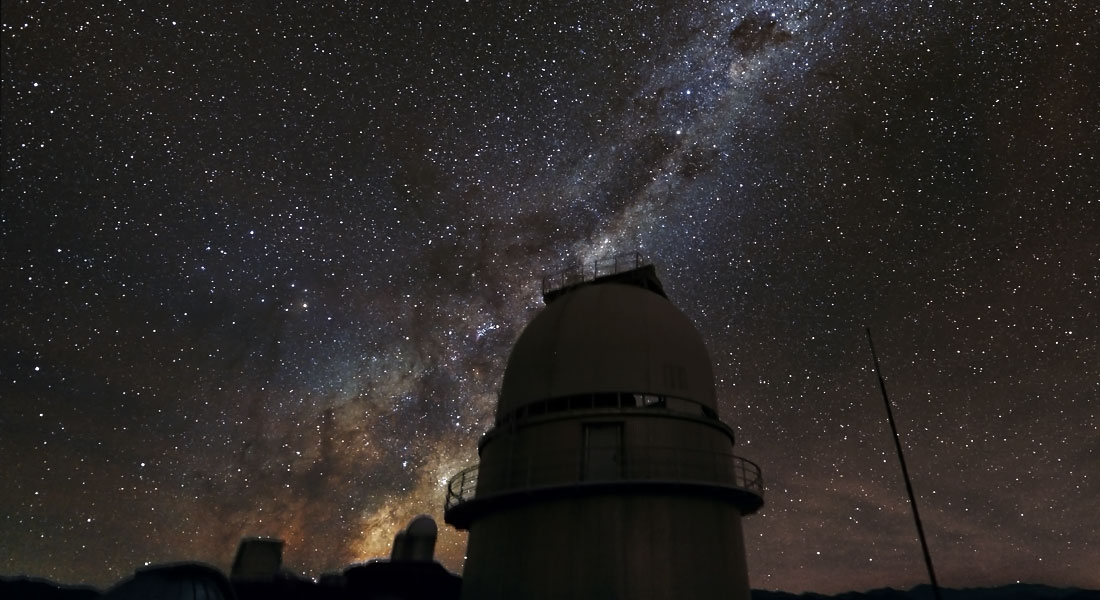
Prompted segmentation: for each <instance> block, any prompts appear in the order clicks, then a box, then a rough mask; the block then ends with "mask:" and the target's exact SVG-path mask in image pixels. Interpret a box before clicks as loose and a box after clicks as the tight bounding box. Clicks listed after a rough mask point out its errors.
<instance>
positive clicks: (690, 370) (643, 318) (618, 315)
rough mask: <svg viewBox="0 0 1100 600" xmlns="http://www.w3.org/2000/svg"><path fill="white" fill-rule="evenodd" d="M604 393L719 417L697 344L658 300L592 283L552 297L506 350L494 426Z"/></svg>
mask: <svg viewBox="0 0 1100 600" xmlns="http://www.w3.org/2000/svg"><path fill="white" fill-rule="evenodd" d="M604 393H629V394H645V395H651V396H667V397H674V398H680V399H686V400H691V401H693V402H696V403H698V404H700V405H702V406H704V407H706V408H708V409H710V410H714V411H717V406H716V400H715V392H714V373H713V371H712V369H711V363H710V356H709V355H708V353H707V349H706V346H705V345H704V343H703V338H702V336H701V335H700V334H699V331H698V330H697V329H695V326H694V325H693V324H692V322H691V321H690V320H689V319H688V318H687V316H685V315H684V314H683V313H682V312H680V310H679V309H677V308H676V307H675V306H673V305H672V303H671V302H669V301H668V299H667V298H665V297H664V295H663V293H658V292H656V291H653V290H651V289H646V288H645V287H642V286H639V285H633V284H629V283H617V282H602V283H601V282H594V283H591V284H588V285H583V286H580V287H577V288H575V289H571V290H569V291H567V292H565V293H563V294H561V295H559V296H556V297H555V298H554V299H553V300H551V301H550V302H549V304H547V306H546V307H545V308H544V309H543V310H542V312H541V313H539V314H538V315H537V316H536V317H535V318H534V320H533V321H531V323H530V324H528V325H527V327H526V328H525V329H524V330H523V333H522V334H520V337H519V340H518V341H517V342H516V345H515V347H514V348H513V350H512V354H511V356H510V357H509V359H508V365H507V368H506V369H505V372H504V381H503V383H502V384H501V391H500V399H499V404H498V406H497V418H498V419H501V418H502V417H504V416H505V415H507V414H509V413H511V412H512V411H515V410H516V409H518V408H520V407H522V406H525V405H527V404H531V403H535V402H540V401H544V400H549V399H554V398H565V397H573V396H580V395H585V394H604Z"/></svg>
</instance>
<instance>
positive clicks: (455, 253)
mask: <svg viewBox="0 0 1100 600" xmlns="http://www.w3.org/2000/svg"><path fill="white" fill-rule="evenodd" d="M224 4H225V3H222V2H205V1H194V2H177V3H156V2H123V3H109V4H107V5H105V6H93V5H92V4H90V3H78V2H68V3H58V2H16V1H8V0H4V3H3V12H2V17H3V18H2V20H3V55H2V61H3V62H2V73H3V74H2V138H3V139H2V143H3V157H2V158H3V179H2V190H0V191H2V201H0V236H2V238H0V239H2V242H0V248H2V249H0V283H2V289H3V293H2V294H0V339H2V340H3V342H2V344H0V455H2V456H3V457H4V460H3V464H4V466H3V473H4V475H3V480H4V485H3V486H0V540H2V541H0V573H4V574H9V575H10V574H17V573H27V574H33V575H38V576H44V577H49V578H53V579H56V580H59V581H64V582H69V583H77V582H84V583H91V584H95V585H99V586H107V585H109V584H111V583H113V582H115V581H117V580H118V579H120V578H122V577H124V576H126V575H127V574H128V573H130V572H132V570H133V569H134V568H135V567H137V566H140V565H142V564H143V563H145V562H162V561H169V560H181V559H195V560H203V561H208V562H211V563H213V564H215V565H218V566H221V567H223V568H225V567H228V564H229V562H230V561H231V558H232V555H233V552H234V551H235V548H236V544H237V541H238V540H239V538H240V537H241V536H245V535H270V536H278V537H281V538H283V539H285V540H286V541H287V549H286V562H287V564H288V565H289V566H290V567H292V568H293V569H296V570H298V571H300V572H302V573H307V574H312V575H318V574H320V573H322V572H325V571H329V570H334V569H340V568H342V567H344V566H346V565H348V564H350V563H352V562H355V561H361V560H365V559H368V558H371V557H377V556H385V555H388V553H389V548H390V542H391V540H392V536H393V534H394V533H395V532H396V531H397V529H399V528H400V527H402V526H404V525H405V524H406V523H407V522H408V520H409V519H410V518H412V517H413V516H415V515H416V514H419V513H428V514H431V515H433V516H434V517H435V518H436V519H437V520H438V521H440V522H441V525H442V504H443V494H444V483H445V481H446V480H447V479H448V478H449V477H450V476H451V475H452V474H454V473H455V472H456V471H458V470H460V469H462V468H464V467H466V466H468V465H471V464H473V463H474V462H476V460H477V458H476V447H477V439H478V437H479V436H480V435H481V434H482V433H483V432H484V431H486V430H487V429H488V428H489V426H490V425H491V423H492V413H493V408H494V403H495V397H496V396H495V394H496V390H497V389H498V387H499V384H500V380H501V376H502V373H503V368H504V364H505V360H506V358H507V355H508V351H509V348H510V346H511V344H512V343H513V342H514V340H515V339H516V337H517V335H518V334H519V332H520V331H521V330H522V327H523V325H524V324H525V323H526V322H527V321H528V320H529V319H530V318H531V317H532V316H533V315H534V314H535V312H536V311H537V310H538V308H539V306H540V305H541V297H540V295H539V292H540V289H539V279H540V277H541V275H542V274H543V273H544V272H552V271H555V270H558V269H561V268H563V267H566V266H570V265H572V264H576V263H578V262H583V261H591V260H594V259H596V258H598V257H601V256H607V255H610V254H615V253H619V252H628V251H639V252H641V253H642V255H643V256H645V257H646V258H647V259H648V260H650V261H652V262H654V263H655V264H656V265H657V266H658V270H659V273H660V276H661V278H662V280H663V282H664V284H665V288H666V290H667V291H668V293H669V295H670V297H671V299H672V300H673V302H674V303H676V304H677V306H679V307H680V308H681V309H682V310H683V311H684V312H685V313H686V314H687V315H689V316H690V317H691V318H692V319H693V320H694V321H695V322H696V323H697V324H698V325H699V328H700V330H701V331H702V332H703V334H704V337H705V339H706V342H707V344H708V347H709V349H710V351H711V353H712V357H713V360H714V363H715V370H716V378H717V386H718V394H719V397H720V408H721V416H722V418H723V420H725V421H726V422H727V423H729V424H731V425H732V426H733V427H734V428H735V430H736V431H737V435H738V447H737V452H738V454H741V455H744V456H746V457H748V458H750V459H752V460H754V461H755V462H757V463H758V464H759V465H760V466H761V468H762V469H763V472H764V477H765V481H766V485H767V492H766V505H765V507H764V509H763V510H762V511H761V512H760V513H758V514H756V515H754V516H752V517H749V518H748V519H747V520H746V521H745V527H746V545H747V550H748V562H749V572H750V577H751V580H752V585H753V586H754V587H758V588H766V589H779V590H786V591H792V592H800V591H804V590H812V591H817V592H823V593H833V592H839V591H844V590H852V589H857V590H865V589H870V588H873V587H880V586H895V587H908V586H911V585H914V584H917V583H921V582H923V581H926V575H925V572H924V567H923V563H922V562H921V554H920V546H919V543H918V541H917V538H916V534H915V531H914V528H913V525H912V521H911V518H910V515H909V511H908V503H907V500H906V496H905V488H904V484H903V481H902V478H901V475H900V471H899V469H898V467H897V461H896V458H895V456H894V450H893V443H892V441H891V438H890V433H889V428H888V425H887V423H886V420H885V411H884V409H883V406H882V400H881V396H880V393H879V390H878V385H877V382H876V380H875V378H874V371H873V368H872V365H871V357H870V354H869V351H868V348H867V339H866V336H865V333H864V329H863V328H864V327H865V326H870V327H872V329H873V331H874V335H875V343H876V348H877V350H878V352H879V358H880V361H881V364H882V370H883V374H884V376H885V379H886V385H887V388H888V390H889V392H890V395H891V399H892V401H893V403H894V406H895V415H896V418H897V422H898V426H899V428H900V429H901V432H902V436H903V442H904V445H905V448H906V451H907V458H908V461H909V468H910V471H911V474H912V478H913V484H914V486H915V488H916V491H917V493H918V495H919V496H920V499H919V502H918V506H919V508H920V509H921V513H922V516H923V517H924V525H925V529H926V531H927V533H928V536H929V544H930V549H931V553H932V556H933V559H934V561H935V563H936V565H937V572H938V576H939V580H940V582H941V584H943V585H946V586H950V587H966V586H979V585H999V584H1003V583H1010V582H1014V581H1018V580H1019V581H1027V582H1037V583H1047V584H1052V585H1057V586H1063V585H1064V586H1068V585H1078V586H1088V587H1100V574H1098V573H1100V572H1098V571H1096V570H1094V567H1095V565H1096V564H1098V563H1100V526H1098V525H1097V521H1096V508H1095V502H1096V500H1097V498H1098V497H1100V481H1098V479H1100V475H1098V474H1100V442H1098V441H1097V440H1098V439H1100V432H1098V429H1100V421H1098V415H1097V413H1098V405H1100V403H1098V400H1097V399H1098V397H1100V352H1098V339H1100V331H1098V325H1097V323H1098V321H1100V242H1098V241H1097V240H1100V175H1098V171H1100V166H1098V165H1100V163H1098V161H1097V153H1098V146H1100V116H1098V112H1097V106H1100V92H1098V90H1100V86H1098V85H1097V82H1098V81H1100V51H1098V50H1097V48H1098V46H1100V10H1098V9H1097V8H1096V7H1095V6H1094V4H1093V3H1091V2H1072V1H1065V2H1053V1H1050V2H1046V1H1042V0H1034V1H1030V2H1029V1H1024V0H1005V1H1003V2H974V3H967V2H946V1H942V0H925V1H923V2H898V3H885V2H883V3H876V2H846V1H842V0H838V1H829V2H825V1H822V2H814V1H797V0H781V1H774V2H769V1H758V2H735V1H710V2H707V1H696V2H678V1H677V2H646V1H643V0H639V1H637V2H587V1H577V2H540V1H534V2H517V3H509V4H515V5H516V6H514V7H503V6H496V5H495V4H496V3H489V2H482V1H472V2H471V1H467V2H460V1H452V2H420V1H409V2H363V3H357V2H346V3H344V2H334V3H310V5H309V6H308V7H307V6H304V4H306V3H302V4H299V3H295V2H281V1H272V2H252V3H240V4H235V3H230V4H231V6H229V7H227V6H225V5H224ZM464 546H465V537H464V535H463V534H461V533H459V532H455V531H454V530H453V529H452V528H450V527H449V526H441V535H440V540H439V545H438V548H437V555H438V556H439V557H440V559H441V561H442V562H443V563H444V564H445V566H447V567H448V568H450V569H452V570H455V571H459V570H460V569H461V567H462V560H463V558H462V557H463V551H464Z"/></svg>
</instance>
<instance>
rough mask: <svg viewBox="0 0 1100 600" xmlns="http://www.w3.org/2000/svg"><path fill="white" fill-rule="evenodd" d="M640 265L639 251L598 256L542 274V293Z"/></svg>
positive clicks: (545, 293)
mask: <svg viewBox="0 0 1100 600" xmlns="http://www.w3.org/2000/svg"><path fill="white" fill-rule="evenodd" d="M640 266H642V254H641V253H640V252H624V253H623V254H616V255H614V256H606V257H603V258H598V259H596V260H594V261H592V262H590V263H581V264H580V266H576V267H570V268H568V269H564V270H562V271H559V272H557V273H553V274H549V275H543V277H542V295H543V296H545V295H547V294H549V293H551V292H554V291H557V290H562V289H565V288H567V287H572V286H574V285H579V284H581V283H585V282H587V281H592V280H594V279H599V278H600V277H606V276H608V275H614V274H616V273H622V272H624V271H629V270H631V269H637V268H638V267H640Z"/></svg>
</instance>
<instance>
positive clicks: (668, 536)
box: [444, 254, 763, 600]
mask: <svg viewBox="0 0 1100 600" xmlns="http://www.w3.org/2000/svg"><path fill="white" fill-rule="evenodd" d="M543 297H544V299H545V301H546V307H545V308H544V309H543V310H542V312H540V313H539V314H538V315H537V316H536V317H535V319H534V320H533V321H531V323H530V324H528V325H527V328H526V329H525V330H524V331H523V333H522V334H521V335H520V337H519V340H518V341H517V342H516V345H515V348H514V349H513V350H512V354H511V356H510V357H509V359H508V366H507V369H506V370H505V373H504V381H503V383H502V385H501V390H500V398H499V401H498V406H497V412H496V422H495V426H494V427H493V428H492V429H491V430H490V431H489V432H488V433H486V434H485V436H484V437H483V438H482V439H481V443H480V445H479V452H480V455H481V464H480V465H479V466H477V467H473V468H471V469H467V470H465V471H462V472H460V473H458V474H457V475H456V476H455V477H454V478H453V479H452V480H451V481H450V483H449V484H448V494H447V504H446V509H445V513H444V519H445V520H446V522H447V523H450V524H451V525H454V526H455V527H457V528H459V529H465V530H469V532H470V535H469V540H468V546H467V551H466V557H467V558H466V566H465V569H464V572H463V584H462V597H463V598H464V599H467V600H488V599H498V598H499V599H505V598H507V599H526V598H547V599H550V598H553V599H559V598H600V599H607V598H623V599H626V598H629V599H632V600H641V599H646V598H677V599H679V598H693V599H704V598H722V599H723V600H726V599H729V598H740V599H744V600H748V598H749V581H748V573H747V569H746V564H745V547H744V542H743V540H742V533H741V517H742V516H744V515H748V514H750V513H753V512H755V511H756V510H757V509H759V508H760V506H761V505H762V504H763V496H762V493H763V485H762V483H761V478H760V470H759V468H758V467H757V466H756V465H755V464H753V463H751V462H749V461H747V460H745V459H742V458H740V457H737V456H734V454H733V445H734V439H733V431H732V430H731V429H730V427H729V426H727V425H726V424H725V423H723V422H722V421H720V420H718V414H717V402H716V398H715V391H714V375H713V371H712V369H711V363H710V358H709V356H708V354H707V350H706V348H705V347H704V344H703V339H702V336H700V334H699V332H698V331H697V330H696V329H695V327H694V326H693V325H692V323H691V321H689V320H688V318H687V317H686V316H684V314H683V313H681V312H680V311H679V310H677V309H676V307H675V306H673V305H672V303H671V302H669V301H668V298H667V297H666V296H665V293H664V290H663V288H662V286H661V282H660V281H659V280H658V279H657V275H656V271H655V270H654V268H653V266H652V265H642V264H640V261H639V260H638V257H637V255H635V254H631V255H629V256H628V257H625V258H624V257H617V258H616V259H608V260H607V262H606V264H600V263H597V264H596V265H595V268H594V269H593V272H592V273H580V274H578V273H576V272H570V273H566V274H564V275H562V276H558V277H556V278H554V279H553V280H549V281H547V280H544V282H543Z"/></svg>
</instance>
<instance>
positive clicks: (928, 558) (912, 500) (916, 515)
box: [867, 327, 940, 600]
mask: <svg viewBox="0 0 1100 600" xmlns="http://www.w3.org/2000/svg"><path fill="white" fill-rule="evenodd" d="M867 343H868V344H870V346H871V359H872V360H873V361H874V363H875V375H877V376H878V386H879V389H881V390H882V401H883V403H884V404H886V417H887V418H888V419H889V420H890V431H892V432H893V433H894V447H895V448H897V451H898V462H900V463H901V474H902V476H904V477H905V491H906V492H908V493H909V506H910V507H912V509H913V521H914V522H915V523H916V524H917V536H918V537H920V549H921V551H922V552H923V553H924V565H925V566H926V567H928V578H929V579H930V580H931V581H932V596H933V597H934V598H936V600H940V584H938V583H936V570H935V569H934V568H932V555H931V554H929V552H928V542H927V541H926V540H925V539H924V527H923V526H921V522H920V512H918V511H917V496H916V494H914V493H913V484H912V482H910V481H909V469H908V468H907V467H906V466H905V454H904V453H903V452H902V451H901V438H900V437H899V436H898V427H897V425H895V424H894V410H893V409H892V408H891V407H890V398H889V397H888V396H887V395H886V382H884V381H883V380H882V371H880V370H879V368H878V355H877V354H875V342H874V340H872V339H871V328H870V327H868V328H867Z"/></svg>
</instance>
